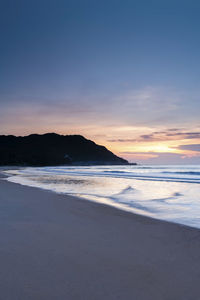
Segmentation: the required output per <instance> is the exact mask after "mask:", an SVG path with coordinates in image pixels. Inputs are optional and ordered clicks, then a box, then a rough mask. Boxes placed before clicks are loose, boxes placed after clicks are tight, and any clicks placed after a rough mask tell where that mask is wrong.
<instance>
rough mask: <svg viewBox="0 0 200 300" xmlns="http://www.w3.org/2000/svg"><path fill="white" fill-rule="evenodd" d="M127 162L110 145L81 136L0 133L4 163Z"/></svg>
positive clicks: (88, 163)
mask: <svg viewBox="0 0 200 300" xmlns="http://www.w3.org/2000/svg"><path fill="white" fill-rule="evenodd" d="M71 164H72V165H79V164H80V165H95V164H99V165H101V164H104V165H105V164H112V165H121V164H123V165H126V164H129V163H128V161H127V160H125V159H123V158H121V157H118V156H116V155H115V154H113V153H112V152H111V151H109V150H108V149H107V148H106V147H104V146H100V145H97V144H95V143H94V142H93V141H90V140H88V139H86V138H84V137H83V136H81V135H59V134H56V133H46V134H42V135H40V134H31V135H28V136H23V137H22V136H18V137H16V136H13V135H7V136H6V135H0V165H15V166H16V165H30V166H49V165H71Z"/></svg>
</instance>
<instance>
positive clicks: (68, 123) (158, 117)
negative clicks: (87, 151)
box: [0, 0, 200, 164]
mask: <svg viewBox="0 0 200 300" xmlns="http://www.w3.org/2000/svg"><path fill="white" fill-rule="evenodd" d="M199 29H200V1H194V0H190V1H189V0H188V1H184V0H180V1H177V0H172V1H171V0H167V1H164V0H163V1H162V0H157V1H151V0H146V1H144V0H137V1H134V0H120V1H118V0H101V1H96V0H91V1H87V0H79V1H78V0H71V1H70V0H54V1H52V0H34V1H33V0H17V1H11V0H1V9H0V36H1V43H0V134H15V135H27V134H30V133H45V132H57V133H61V134H82V135H84V136H85V137H86V138H89V139H92V140H94V141H95V142H96V143H99V144H103V145H105V146H106V147H108V148H109V149H110V150H111V151H113V152H115V153H116V154H117V155H120V156H122V157H124V158H127V159H128V160H129V161H136V162H139V163H177V164H180V163H183V164H186V163H188V164H189V163H200V84H199V81H200V59H199V58H200V34H199Z"/></svg>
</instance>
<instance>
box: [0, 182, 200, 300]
mask: <svg viewBox="0 0 200 300" xmlns="http://www.w3.org/2000/svg"><path fill="white" fill-rule="evenodd" d="M0 237H1V238H0V267H1V272H0V299H2V300H33V299H34V300H51V299H53V300H73V299H84V300H103V299H106V300H107V299H108V300H117V299H120V300H129V299H130V300H151V299H152V300H156V299H158V300H165V299H166V300H179V299H180V300H184V299H185V300H196V299H199V297H200V296H199V295H200V230H198V229H193V228H189V227H185V226H180V225H176V224H171V223H167V222H162V221H158V220H153V219H150V218H147V217H143V216H139V215H134V214H131V213H127V212H123V211H120V210H117V209H115V208H113V207H109V206H105V205H100V204H96V203H92V202H89V201H86V200H81V199H78V198H73V197H70V196H66V195H58V194H55V193H52V192H48V191H42V190H39V189H36V188H30V187H24V186H20V185H17V184H14V183H9V182H6V181H4V180H0Z"/></svg>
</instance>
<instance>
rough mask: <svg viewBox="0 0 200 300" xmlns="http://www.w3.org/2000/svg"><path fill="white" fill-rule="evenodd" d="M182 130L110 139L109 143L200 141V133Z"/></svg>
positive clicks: (168, 130)
mask: <svg viewBox="0 0 200 300" xmlns="http://www.w3.org/2000/svg"><path fill="white" fill-rule="evenodd" d="M179 130H180V129H178V128H176V129H175V128H173V129H167V130H165V131H155V132H152V133H150V134H142V135H139V136H138V137H137V138H133V139H132V138H128V139H127V138H125V139H123V138H120V139H110V140H108V141H109V142H119V143H127V142H130V143H132V142H133V143H134V142H159V141H160V142H161V141H174V140H191V139H200V132H195V131H192V132H187V131H185V132H178V131H179Z"/></svg>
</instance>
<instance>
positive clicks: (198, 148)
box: [178, 144, 200, 152]
mask: <svg viewBox="0 0 200 300" xmlns="http://www.w3.org/2000/svg"><path fill="white" fill-rule="evenodd" d="M178 149H180V150H189V151H196V152H200V144H191V145H180V146H179V147H178Z"/></svg>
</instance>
